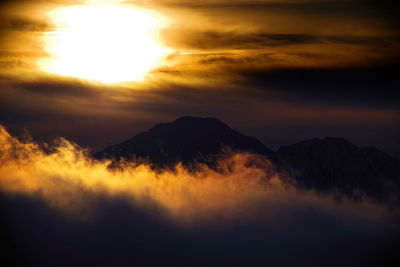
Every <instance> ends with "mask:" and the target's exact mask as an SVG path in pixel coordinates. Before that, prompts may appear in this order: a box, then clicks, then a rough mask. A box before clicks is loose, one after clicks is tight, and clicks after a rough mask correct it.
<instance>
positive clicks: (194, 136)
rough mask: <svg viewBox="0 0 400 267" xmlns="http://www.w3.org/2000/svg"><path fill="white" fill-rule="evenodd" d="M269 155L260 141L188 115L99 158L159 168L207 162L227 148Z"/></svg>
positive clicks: (102, 154)
mask: <svg viewBox="0 0 400 267" xmlns="http://www.w3.org/2000/svg"><path fill="white" fill-rule="evenodd" d="M226 147H228V148H230V149H231V150H233V151H248V152H253V153H258V154H262V155H266V156H270V155H272V154H273V151H272V150H270V149H268V148H267V147H265V145H264V144H262V143H261V142H260V141H259V140H257V139H255V138H253V137H249V136H246V135H243V134H241V133H239V132H237V131H235V130H233V129H231V128H230V127H229V126H228V125H226V124H225V123H223V122H222V121H220V120H218V119H216V118H210V117H208V118H201V117H192V116H184V117H180V118H178V119H176V120H174V121H172V122H168V123H160V124H157V125H156V126H154V127H153V128H151V129H149V130H148V131H146V132H142V133H140V134H138V135H136V136H134V137H133V138H131V139H129V140H127V141H125V142H123V143H120V144H117V145H113V146H110V147H108V148H106V149H105V150H104V151H102V152H100V153H97V154H96V155H95V156H96V157H98V158H103V157H105V158H114V159H116V160H119V159H121V158H126V159H128V160H129V159H132V158H148V159H151V161H152V162H153V163H155V164H156V165H161V166H165V165H171V164H175V163H176V162H182V163H183V164H185V163H189V162H192V161H201V162H207V160H208V158H210V156H211V157H212V156H213V155H216V154H218V153H219V152H220V151H221V149H223V148H226Z"/></svg>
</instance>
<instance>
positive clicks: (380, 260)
mask: <svg viewBox="0 0 400 267" xmlns="http://www.w3.org/2000/svg"><path fill="white" fill-rule="evenodd" d="M0 144H1V150H0V158H1V161H0V190H1V197H0V200H1V202H0V203H1V212H2V214H3V215H4V216H3V218H4V219H3V220H2V221H1V225H0V226H1V231H2V235H3V237H4V238H2V241H1V242H2V244H4V245H6V247H7V250H6V252H7V253H6V258H3V260H7V259H10V258H12V259H13V260H14V262H15V263H18V262H19V263H23V264H25V265H34V266H38V265H39V266H54V265H57V266H71V265H74V266H85V265H97V266H115V265H125V266H132V265H146V266H158V265H164V266H187V265H191V266H204V265H210V266H265V265H268V264H269V265H274V266H293V265H294V264H295V265H298V266H321V265H324V266H338V265H349V266H353V265H362V266H368V265H371V266H374V265H382V264H383V265H385V263H387V261H388V260H396V256H395V255H396V254H395V251H396V249H397V246H398V245H399V243H398V240H399V239H398V238H399V235H400V232H399V229H398V221H399V213H398V210H397V209H396V208H393V209H391V210H390V209H387V208H386V207H384V206H380V205H377V204H374V203H372V202H370V201H369V200H368V199H364V200H362V201H358V202H353V201H350V200H347V199H346V198H343V199H342V200H341V201H337V200H335V198H334V197H333V196H331V195H324V196H321V195H319V194H317V193H315V192H313V191H308V190H301V189H298V188H296V186H295V185H294V184H293V183H292V182H291V181H290V179H289V180H288V179H287V178H285V179H283V178H282V177H280V176H279V174H277V173H275V172H274V171H273V166H272V165H271V163H270V162H269V161H268V160H266V159H264V158H262V157H258V156H255V155H251V154H234V155H232V157H231V158H228V159H226V160H224V161H221V162H220V172H216V171H214V170H211V169H208V168H207V167H205V166H203V167H201V166H199V167H200V169H199V172H197V173H189V172H187V171H185V170H184V169H183V168H181V167H180V166H179V165H178V166H177V167H176V170H175V171H173V172H171V171H166V172H154V171H153V170H151V169H150V168H148V167H147V166H146V165H137V164H135V163H129V164H127V165H126V166H125V167H124V168H122V169H118V170H111V169H109V168H107V164H108V163H107V162H98V161H94V160H93V159H91V158H90V157H88V156H87V155H86V152H85V151H84V150H82V149H80V148H78V147H77V146H75V145H73V144H71V143H69V142H68V141H66V140H59V141H58V143H57V145H55V146H52V147H49V146H43V145H41V146H39V145H37V144H35V143H33V142H31V141H29V140H28V139H27V140H25V141H23V142H21V141H18V140H17V139H15V138H14V137H12V136H10V135H9V134H8V133H7V132H6V131H5V130H4V128H1V132H0ZM43 147H44V148H43ZM45 151H46V152H45ZM249 163H251V164H249ZM14 256H18V257H16V258H13V257H14ZM397 260H398V259H397Z"/></svg>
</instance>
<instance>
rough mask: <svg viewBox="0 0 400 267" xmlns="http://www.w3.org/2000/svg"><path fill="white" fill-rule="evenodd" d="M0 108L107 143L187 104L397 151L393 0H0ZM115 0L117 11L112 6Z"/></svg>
mask: <svg viewBox="0 0 400 267" xmlns="http://www.w3.org/2000/svg"><path fill="white" fill-rule="evenodd" d="M0 5H1V6H0V16H1V18H2V19H1V21H0V122H1V124H2V125H4V126H5V127H7V128H8V129H9V130H10V131H11V132H12V133H13V134H22V133H23V132H24V129H27V130H28V131H29V132H30V133H31V134H32V135H33V136H34V137H35V138H37V139H38V140H39V141H48V140H50V139H51V138H54V137H56V136H64V137H67V138H68V139H70V140H72V141H75V142H77V143H78V144H80V145H82V146H89V147H91V148H92V149H93V150H99V149H102V148H104V147H105V146H107V145H110V144H113V143H118V142H120V141H123V140H125V139H127V138H130V137H132V136H134V135H135V134H137V133H139V132H141V131H143V130H146V129H148V128H149V127H151V126H153V125H154V124H156V123H158V122H163V121H170V120H173V119H175V118H177V117H179V116H182V115H196V116H204V117H205V116H211V117H216V118H219V119H221V120H222V121H224V122H226V123H227V124H229V125H231V126H232V127H233V128H234V129H236V130H239V131H241V132H243V133H244V134H247V135H251V136H254V137H256V138H258V139H260V140H261V141H262V142H264V143H265V145H267V146H268V147H271V148H272V149H277V148H278V147H279V146H280V145H285V144H291V143H294V142H296V141H300V140H304V139H311V138H313V137H325V136H341V137H345V138H347V139H349V140H350V141H351V142H353V143H355V144H357V145H374V146H377V147H379V148H381V149H383V150H384V151H386V152H388V153H390V154H392V155H397V156H399V155H400V141H399V133H400V129H399V128H400V126H399V121H400V108H399V105H398V104H399V103H398V102H399V97H400V93H399V90H398V88H399V77H400V76H399V72H398V70H397V69H398V68H397V67H398V60H399V48H400V32H399V23H398V22H397V20H396V19H397V15H398V9H396V8H395V5H394V1H374V0H369V1H361V0H347V1H345V0H313V1H311V0H283V1H278V0H258V1H256V0H255V1H250V0H249V1H246V0H232V1H221V0H207V1H189V0H171V1H169V0H154V1H67V0H66V1H62V0H57V1H2V2H1V4H0ZM105 10H107V12H105Z"/></svg>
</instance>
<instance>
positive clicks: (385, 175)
mask: <svg viewBox="0 0 400 267" xmlns="http://www.w3.org/2000/svg"><path fill="white" fill-rule="evenodd" d="M223 148H230V149H231V150H232V151H248V152H253V153H256V154H261V155H264V156H266V157H268V158H269V159H270V160H271V161H272V162H273V163H274V164H275V166H276V169H277V170H278V171H279V172H280V173H281V174H282V175H285V174H286V175H288V177H290V178H294V180H295V181H296V184H297V186H299V187H303V188H310V189H314V190H317V191H318V192H322V193H324V192H338V193H340V194H345V195H347V196H349V197H352V198H354V199H357V198H362V197H364V196H368V197H370V198H373V199H375V200H378V201H381V200H388V199H391V198H393V197H394V199H395V200H396V199H399V196H400V194H399V192H400V160H398V159H395V158H392V157H390V156H389V155H387V154H385V153H384V152H382V151H380V150H378V149H376V148H373V147H357V146H355V145H353V144H351V143H349V142H348V141H347V140H346V139H344V138H334V137H327V138H323V139H319V138H314V139H311V140H307V141H303V142H299V143H296V144H293V145H289V146H283V147H281V148H279V149H278V151H277V152H273V151H272V150H270V149H268V148H267V147H266V146H265V145H264V144H262V143H261V142H260V141H258V140H257V139H255V138H253V137H249V136H245V135H243V134H241V133H238V132H237V131H234V130H233V129H231V128H230V127H229V126H227V125H226V124H225V123H223V122H221V121H220V120H218V119H215V118H199V117H189V116H185V117H181V118H179V119H177V120H175V121H172V122H169V123H161V124H158V125H156V126H154V127H153V128H151V129H150V130H148V131H146V132H143V133H140V134H138V135H136V136H135V137H133V138H131V139H129V140H127V141H125V142H122V143H120V144H116V145H112V146H110V147H107V148H106V149H105V150H103V151H101V152H99V153H97V154H95V157H96V158H98V159H101V158H109V159H113V161H114V163H118V161H120V160H121V159H123V158H124V159H126V160H132V159H136V160H137V159H144V160H146V161H148V162H150V163H151V164H152V166H153V167H155V168H164V167H171V166H173V165H174V164H176V163H177V162H182V163H183V165H184V166H186V167H189V166H191V165H190V164H191V163H192V162H194V161H198V162H203V163H206V164H208V165H209V166H211V167H212V166H214V165H213V164H215V162H216V161H215V160H216V159H218V158H220V156H221V155H220V154H219V153H220V152H221V149H223Z"/></svg>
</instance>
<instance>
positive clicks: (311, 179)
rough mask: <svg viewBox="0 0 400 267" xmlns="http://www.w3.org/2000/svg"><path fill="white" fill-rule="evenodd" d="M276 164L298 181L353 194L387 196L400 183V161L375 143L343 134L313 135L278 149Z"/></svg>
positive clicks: (302, 183)
mask: <svg viewBox="0 0 400 267" xmlns="http://www.w3.org/2000/svg"><path fill="white" fill-rule="evenodd" d="M276 155H277V159H278V160H277V165H278V166H279V168H280V169H281V170H285V171H286V172H287V173H288V174H289V175H290V176H291V177H294V178H295V179H296V180H297V181H298V183H299V184H300V185H302V186H305V187H311V188H314V189H318V190H320V191H332V190H338V191H341V192H344V193H346V194H347V195H350V196H352V197H355V198H357V197H361V196H362V195H363V194H366V195H368V196H370V197H373V198H375V199H386V198H388V197H389V195H390V191H394V192H396V191H398V188H399V185H400V180H399V179H400V161H399V160H397V159H394V158H392V157H390V156H389V155H387V154H385V153H384V152H382V151H380V150H378V149H376V148H373V147H362V148H360V147H357V146H355V145H352V144H351V143H349V142H348V141H347V140H346V139H344V138H333V137H327V138H324V139H319V138H314V139H311V140H307V141H303V142H300V143H297V144H294V145H291V146H283V147H281V148H279V150H278V151H277V153H276Z"/></svg>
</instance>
